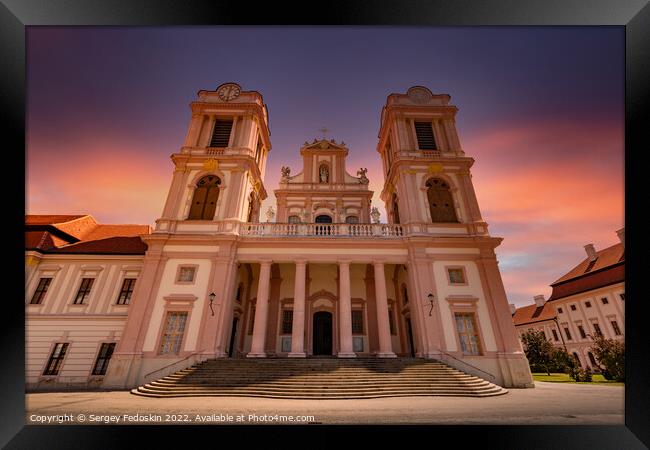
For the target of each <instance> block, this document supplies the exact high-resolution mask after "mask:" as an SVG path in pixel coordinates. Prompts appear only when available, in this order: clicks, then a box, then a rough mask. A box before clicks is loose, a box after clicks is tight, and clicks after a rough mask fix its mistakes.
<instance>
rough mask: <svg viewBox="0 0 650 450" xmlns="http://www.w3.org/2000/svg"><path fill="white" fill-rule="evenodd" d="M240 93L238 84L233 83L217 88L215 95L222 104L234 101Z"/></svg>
mask: <svg viewBox="0 0 650 450" xmlns="http://www.w3.org/2000/svg"><path fill="white" fill-rule="evenodd" d="M240 93H241V88H240V87H239V85H238V84H235V83H226V84H222V85H221V86H219V89H217V94H218V95H219V98H220V99H221V100H223V101H224V102H229V101H230V100H234V99H236V98H237V97H239V94H240Z"/></svg>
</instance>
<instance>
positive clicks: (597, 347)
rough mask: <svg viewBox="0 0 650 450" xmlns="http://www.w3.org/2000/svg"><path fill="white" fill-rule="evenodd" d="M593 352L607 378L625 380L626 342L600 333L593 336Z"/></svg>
mask: <svg viewBox="0 0 650 450" xmlns="http://www.w3.org/2000/svg"><path fill="white" fill-rule="evenodd" d="M592 339H593V341H594V345H593V347H592V352H593V354H594V356H595V358H596V361H598V364H600V365H601V366H604V367H601V370H602V372H603V376H604V377H605V379H606V380H611V379H614V380H616V381H625V344H624V343H623V342H620V341H617V340H614V339H605V338H604V337H603V335H601V334H599V335H596V336H595V337H592Z"/></svg>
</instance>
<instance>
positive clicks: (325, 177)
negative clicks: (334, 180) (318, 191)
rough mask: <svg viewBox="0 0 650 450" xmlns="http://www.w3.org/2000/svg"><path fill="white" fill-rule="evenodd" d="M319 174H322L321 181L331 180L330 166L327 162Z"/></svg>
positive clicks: (321, 167)
mask: <svg viewBox="0 0 650 450" xmlns="http://www.w3.org/2000/svg"><path fill="white" fill-rule="evenodd" d="M319 174H320V182H321V183H329V181H330V171H329V169H328V167H327V166H326V165H325V164H323V165H322V166H320V170H319Z"/></svg>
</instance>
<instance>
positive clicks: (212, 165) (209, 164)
mask: <svg viewBox="0 0 650 450" xmlns="http://www.w3.org/2000/svg"><path fill="white" fill-rule="evenodd" d="M218 167H219V161H217V160H216V159H214V158H211V159H208V160H207V161H204V162H203V170H216V169H217V168H218Z"/></svg>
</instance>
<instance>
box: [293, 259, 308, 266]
mask: <svg viewBox="0 0 650 450" xmlns="http://www.w3.org/2000/svg"><path fill="white" fill-rule="evenodd" d="M293 262H294V264H295V265H296V266H306V265H307V264H309V261H307V260H306V259H295V260H294V261H293Z"/></svg>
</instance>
